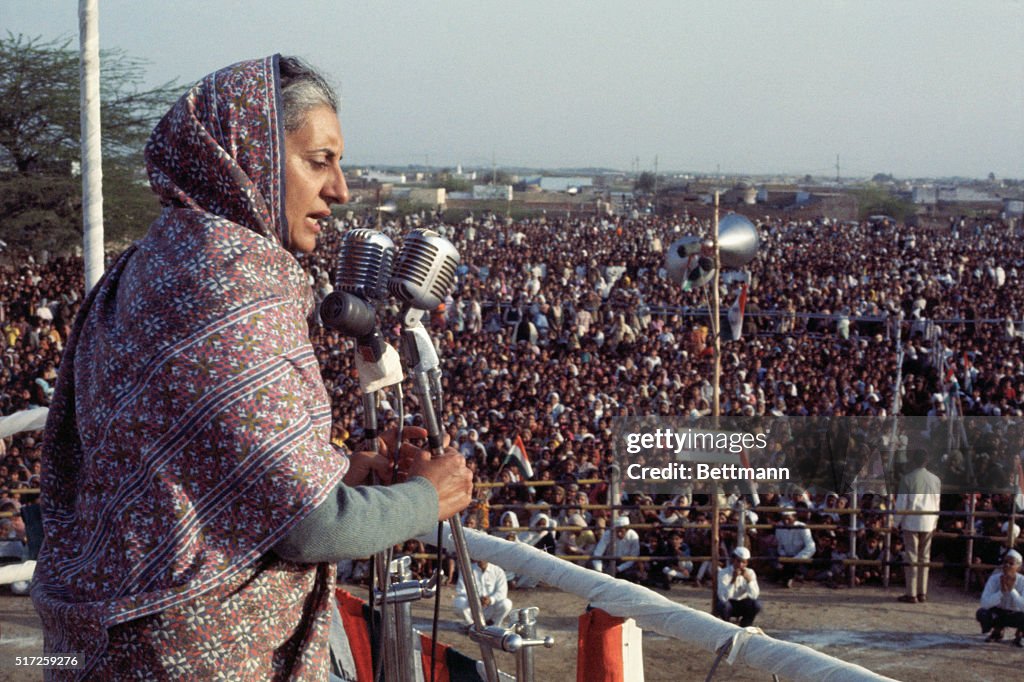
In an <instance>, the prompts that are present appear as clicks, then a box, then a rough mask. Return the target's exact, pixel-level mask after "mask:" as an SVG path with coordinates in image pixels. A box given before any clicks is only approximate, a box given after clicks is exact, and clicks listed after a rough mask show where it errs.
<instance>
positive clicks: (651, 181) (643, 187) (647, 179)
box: [633, 171, 658, 194]
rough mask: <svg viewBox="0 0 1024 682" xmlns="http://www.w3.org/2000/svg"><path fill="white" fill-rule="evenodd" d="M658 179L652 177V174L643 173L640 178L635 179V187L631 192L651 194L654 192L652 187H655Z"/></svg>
mask: <svg viewBox="0 0 1024 682" xmlns="http://www.w3.org/2000/svg"><path fill="white" fill-rule="evenodd" d="M657 183H658V179H657V178H656V177H654V173H650V172H648V171H644V172H643V173H641V174H640V177H638V178H637V179H636V185H635V186H634V187H633V190H634V191H636V192H646V193H648V194H651V193H653V192H654V187H655V185H657Z"/></svg>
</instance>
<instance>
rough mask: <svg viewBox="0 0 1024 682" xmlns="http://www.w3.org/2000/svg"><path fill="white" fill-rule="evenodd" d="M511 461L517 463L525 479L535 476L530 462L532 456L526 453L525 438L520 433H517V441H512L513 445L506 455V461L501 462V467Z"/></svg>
mask: <svg viewBox="0 0 1024 682" xmlns="http://www.w3.org/2000/svg"><path fill="white" fill-rule="evenodd" d="M510 462H511V463H512V464H515V465H516V468H518V469H519V472H520V473H521V474H522V477H523V478H524V479H531V478H533V465H532V464H530V456H529V455H528V454H526V445H525V444H524V443H523V438H522V436H520V435H519V434H518V433H517V434H516V439H515V441H514V442H513V443H512V447H511V448H509V451H508V454H507V455H505V461H503V462H502V463H501V467H502V468H505V465H507V464H509V463H510Z"/></svg>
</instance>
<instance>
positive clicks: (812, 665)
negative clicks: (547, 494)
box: [420, 524, 891, 682]
mask: <svg viewBox="0 0 1024 682" xmlns="http://www.w3.org/2000/svg"><path fill="white" fill-rule="evenodd" d="M465 534H466V544H467V546H468V548H469V553H470V556H472V557H473V558H474V559H484V560H486V561H489V562H492V563H495V564H497V565H498V566H501V567H502V568H504V569H506V570H511V571H514V572H515V573H525V574H527V575H529V576H530V577H532V578H536V579H537V580H540V581H543V582H545V583H547V584H548V585H551V586H552V587H556V588H558V589H560V590H562V591H564V592H570V593H572V594H575V595H577V596H579V597H582V598H583V599H586V600H587V601H588V602H589V603H590V605H592V606H594V607H595V608H599V609H602V610H604V611H607V612H608V613H610V614H611V615H613V616H619V617H622V618H633V619H635V620H636V622H637V625H639V626H640V627H641V628H643V629H644V630H651V631H654V632H658V633H661V634H663V635H668V636H670V637H675V638H676V639H680V640H683V641H686V642H690V643H693V644H697V645H698V646H700V647H702V648H704V649H707V650H708V651H710V652H718V651H719V650H720V649H721V648H722V647H723V646H725V645H726V644H728V643H730V642H732V650H731V651H730V652H729V658H728V660H729V662H730V663H731V662H733V661H740V662H742V663H744V664H746V665H748V666H751V667H753V668H757V669H759V670H765V671H768V672H771V673H775V674H777V675H779V676H781V677H783V678H786V679H792V680H808V682H861V681H864V682H866V681H869V680H870V681H876V682H877V681H879V680H891V678H888V677H884V676H882V675H878V674H876V673H873V672H871V671H870V670H868V669H867V668H864V667H861V666H859V665H855V664H853V663H847V662H846V661H841V660H839V659H838V658H834V657H832V656H828V655H826V654H823V653H820V652H818V651H815V650H814V649H811V648H809V647H806V646H804V645H802V644H793V643H791V642H783V641H780V640H777V639H773V638H772V637H769V636H767V635H764V634H761V633H760V631H758V630H757V629H756V628H740V627H737V626H736V625H733V624H731V623H727V622H725V621H723V620H720V619H718V618H715V617H714V616H712V615H710V614H707V613H703V612H700V611H696V610H694V609H691V608H689V607H687V606H683V605H682V604H677V603H675V602H673V601H672V600H670V599H668V598H666V597H664V596H662V595H660V594H658V593H656V592H653V591H651V590H648V589H647V588H645V587H641V586H639V585H634V584H633V583H630V582H627V581H625V580H617V579H615V578H612V577H610V576H607V575H604V574H601V573H597V572H596V571H591V570H589V569H586V568H582V567H580V566H577V565H575V564H573V563H571V562H568V561H564V560H562V559H557V558H555V557H553V556H551V555H549V554H545V553H544V552H541V551H539V550H537V549H534V548H533V547H530V546H528V545H524V544H523V543H516V542H509V541H507V540H502V539H500V538H496V537H491V536H490V535H487V534H485V533H481V532H479V531H475V530H472V529H468V528H467V529H466V531H465ZM444 538H445V547H446V548H447V549H448V550H449V551H454V546H453V544H452V541H451V533H450V531H449V530H448V527H447V524H446V526H445V533H444ZM420 540H422V541H423V542H425V543H430V544H432V543H434V542H436V541H437V539H436V536H435V537H432V538H431V537H422V538H420ZM709 664H710V661H709Z"/></svg>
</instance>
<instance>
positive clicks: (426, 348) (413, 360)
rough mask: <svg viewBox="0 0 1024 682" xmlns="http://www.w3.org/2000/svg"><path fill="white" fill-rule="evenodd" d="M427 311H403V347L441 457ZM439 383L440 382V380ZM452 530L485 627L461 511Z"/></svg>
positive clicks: (488, 663)
mask: <svg viewBox="0 0 1024 682" xmlns="http://www.w3.org/2000/svg"><path fill="white" fill-rule="evenodd" d="M424 312H425V311H423V310H417V309H413V308H410V309H407V310H406V311H405V312H404V314H403V315H402V317H403V321H402V347H403V350H404V351H405V356H406V358H407V359H408V361H409V363H410V364H411V365H412V366H413V369H412V370H411V371H410V374H411V376H412V379H413V390H414V391H415V393H416V395H417V396H418V397H419V399H420V407H421V410H422V412H421V416H422V417H423V425H424V427H426V430H427V443H428V447H429V448H430V452H431V456H432V457H435V458H438V457H443V456H444V434H443V433H442V431H441V425H440V422H439V421H438V416H437V411H436V410H435V407H434V406H435V403H434V398H435V397H438V398H439V396H435V392H434V391H433V390H432V388H431V383H432V382H431V373H432V372H433V370H435V369H437V367H438V364H439V361H438V358H437V350H436V349H435V348H434V343H433V341H432V340H431V338H430V334H428V333H427V330H426V329H425V328H424V327H423V324H422V322H421V321H420V320H421V318H422V316H423V314H424ZM438 383H440V382H439V381H438ZM448 523H449V527H450V528H451V533H452V543H453V544H454V545H455V559H456V561H457V563H458V566H459V573H460V574H461V575H462V578H463V580H462V582H463V584H464V585H465V587H466V598H467V600H468V601H469V610H470V613H471V614H472V616H473V626H472V627H474V628H476V629H477V630H479V631H483V630H484V629H485V628H486V627H487V624H486V622H485V621H484V611H483V607H481V606H480V595H479V593H478V592H477V589H476V580H475V578H474V576H473V562H472V560H471V559H470V556H469V548H468V547H467V545H466V536H465V533H464V532H463V529H462V520H461V519H460V518H459V515H458V514H455V515H454V516H452V517H451V518H450V519H448ZM480 658H481V660H482V661H483V664H484V671H485V673H486V677H487V682H498V665H497V663H496V662H495V660H494V651H493V649H491V647H490V646H489V645H488V644H486V643H484V642H481V643H480Z"/></svg>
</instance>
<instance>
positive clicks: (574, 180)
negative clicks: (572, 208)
mask: <svg viewBox="0 0 1024 682" xmlns="http://www.w3.org/2000/svg"><path fill="white" fill-rule="evenodd" d="M527 184H529V183H527ZM593 184H594V179H593V178H585V177H569V176H567V177H559V176H544V177H541V178H540V188H541V189H542V190H543V191H545V192H568V191H569V190H570V189H576V190H577V191H578V190H580V189H582V188H583V187H591V186H592V185H593Z"/></svg>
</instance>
